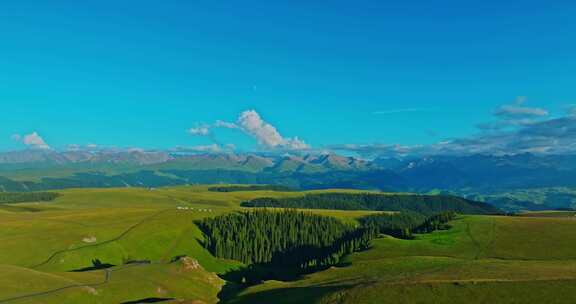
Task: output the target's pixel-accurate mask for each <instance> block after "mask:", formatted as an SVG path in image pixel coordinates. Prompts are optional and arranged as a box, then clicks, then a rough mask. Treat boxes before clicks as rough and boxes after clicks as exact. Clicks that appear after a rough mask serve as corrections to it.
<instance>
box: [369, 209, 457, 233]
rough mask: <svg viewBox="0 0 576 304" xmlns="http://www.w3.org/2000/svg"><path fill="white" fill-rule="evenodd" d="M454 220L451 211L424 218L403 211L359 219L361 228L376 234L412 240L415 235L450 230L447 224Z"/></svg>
mask: <svg viewBox="0 0 576 304" xmlns="http://www.w3.org/2000/svg"><path fill="white" fill-rule="evenodd" d="M454 219H456V213H455V212H452V211H447V212H442V213H439V214H435V215H431V216H428V217H426V216H424V215H422V214H419V213H416V212H411V211H404V212H401V213H395V214H387V213H382V214H374V215H368V216H365V217H362V218H360V219H359V222H360V224H361V225H362V226H363V227H371V228H373V229H375V230H376V231H377V232H378V233H382V234H387V235H390V236H393V237H396V238H401V239H412V238H413V234H415V233H430V232H434V231H436V230H446V229H448V228H450V227H449V226H448V224H447V223H448V222H450V221H452V220H454Z"/></svg>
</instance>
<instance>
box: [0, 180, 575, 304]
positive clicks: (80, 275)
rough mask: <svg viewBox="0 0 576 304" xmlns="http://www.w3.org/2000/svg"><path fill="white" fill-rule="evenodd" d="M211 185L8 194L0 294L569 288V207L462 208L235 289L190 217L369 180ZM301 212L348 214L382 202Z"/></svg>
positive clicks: (450, 299) (164, 295) (343, 294)
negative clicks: (316, 185) (301, 188)
mask: <svg viewBox="0 0 576 304" xmlns="http://www.w3.org/2000/svg"><path fill="white" fill-rule="evenodd" d="M211 187H213V186H179V187H168V188H157V189H144V188H121V189H118V188H110V189H69V190H61V191H58V194H59V195H58V196H57V197H55V198H54V200H52V201H44V202H22V203H7V204H3V205H2V208H0V303H47V304H50V303H59V304H60V303H74V304H77V303H124V302H126V303H129V302H139V301H140V302H141V301H165V302H166V303H185V302H186V303H188V302H189V303H216V302H218V301H221V299H226V300H225V302H231V303H333V302H334V301H337V302H339V303H402V302H404V303H418V302H420V303H443V302H445V303H460V302H461V299H468V302H469V303H484V302H486V301H490V302H492V303H510V302H506V301H505V300H506V299H510V298H512V299H519V300H520V302H522V303H530V301H529V300H531V299H537V300H542V301H541V302H548V303H554V301H545V300H546V299H548V300H550V299H554V300H555V301H556V302H557V303H570V302H569V301H570V300H571V299H572V298H573V297H574V296H576V294H575V291H574V289H573V288H572V287H571V286H573V283H574V282H576V271H575V269H576V247H575V246H576V245H574V244H576V234H574V233H572V232H573V231H574V229H576V220H575V219H574V217H573V214H571V213H567V214H566V216H559V215H557V214H555V216H548V214H547V213H546V214H532V215H530V216H518V217H503V216H485V215H475V216H459V217H458V218H457V220H455V221H454V222H452V223H450V225H451V226H452V228H451V229H449V230H444V231H437V232H434V233H431V234H425V235H416V238H415V239H414V240H400V239H395V238H392V237H387V236H384V237H381V238H378V239H376V240H374V241H373V247H372V248H371V249H369V250H367V251H363V252H360V253H354V254H351V255H348V256H347V257H345V258H344V262H343V263H341V264H339V265H337V266H334V267H330V268H329V269H326V270H323V271H320V272H316V273H312V274H308V275H304V276H302V277H301V278H298V279H296V280H293V281H286V282H280V281H266V282H264V283H263V284H258V285H255V286H251V287H249V288H247V289H241V290H238V289H230V287H232V285H231V284H230V283H229V282H226V281H224V280H223V279H222V278H220V277H219V276H217V274H220V275H223V274H226V273H227V272H230V271H233V270H236V269H239V268H241V267H243V266H244V265H243V264H242V263H241V262H238V261H231V260H223V259H218V258H216V257H214V256H212V254H210V252H209V251H207V250H206V249H204V246H202V241H203V240H204V235H203V233H202V232H201V231H200V229H199V228H198V226H197V225H196V224H195V223H194V222H195V221H197V220H201V219H204V218H207V217H216V216H219V215H225V214H230V213H233V212H237V211H241V210H244V209H243V208H242V207H240V203H241V202H245V201H251V200H253V199H256V198H264V197H267V198H277V199H283V198H290V197H292V198H299V197H303V196H304V195H306V194H308V195H314V194H322V193H365V192H358V191H351V190H329V191H311V192H304V193H302V192H296V191H290V192H280V191H271V190H267V189H263V190H261V191H233V192H218V191H216V192H214V191H210V190H209V188H211ZM306 212H312V213H315V214H319V215H324V216H332V217H336V218H338V219H339V220H342V221H344V222H345V223H348V224H350V225H355V224H357V223H358V222H357V219H359V218H360V217H363V216H366V215H370V214H376V213H378V212H375V211H371V210H328V209H315V210H307V211H306ZM96 260H97V261H99V263H95V261H96ZM96 266H98V267H101V268H98V269H94V270H90V269H93V268H95V267H96ZM96 268H97V267H96ZM223 290H224V291H225V292H224V293H223V292H222V291H223ZM224 295H225V296H226V297H225V298H219V297H223V296H224ZM383 295H385V296H383ZM552 296H554V298H551V297H552ZM383 297H384V298H383ZM433 299H436V300H439V302H438V301H437V302H432V300H433ZM527 301H528V302H527Z"/></svg>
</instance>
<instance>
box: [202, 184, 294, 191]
mask: <svg viewBox="0 0 576 304" xmlns="http://www.w3.org/2000/svg"><path fill="white" fill-rule="evenodd" d="M208 191H212V192H239V191H282V192H289V191H294V190H293V189H292V188H289V187H286V186H279V185H251V186H216V187H210V188H208Z"/></svg>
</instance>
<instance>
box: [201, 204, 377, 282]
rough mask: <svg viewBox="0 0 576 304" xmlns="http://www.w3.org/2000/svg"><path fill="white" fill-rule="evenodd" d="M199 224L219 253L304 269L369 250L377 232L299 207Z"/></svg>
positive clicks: (249, 261) (209, 246) (211, 247)
mask: <svg viewBox="0 0 576 304" xmlns="http://www.w3.org/2000/svg"><path fill="white" fill-rule="evenodd" d="M196 223H197V225H198V226H199V227H200V229H201V230H202V231H203V232H204V234H205V241H204V246H205V248H206V249H208V250H209V251H210V252H211V253H212V254H213V255H214V256H216V257H220V258H225V259H233V260H238V261H242V262H244V263H245V264H266V265H269V266H273V267H282V268H297V269H299V270H301V271H309V270H311V269H317V268H323V267H327V266H331V265H335V264H338V263H339V261H340V259H341V258H342V257H343V256H345V255H347V254H350V253H352V252H355V251H359V250H364V249H368V248H369V247H370V242H371V240H372V238H373V237H374V235H375V231H374V229H373V228H366V227H355V226H352V225H348V224H344V223H343V222H341V221H339V220H338V219H336V218H333V217H326V216H320V215H314V214H310V213H305V212H300V211H295V210H282V211H269V210H255V211H250V212H240V213H232V214H227V215H222V216H218V217H216V218H206V219H203V220H200V221H197V222H196Z"/></svg>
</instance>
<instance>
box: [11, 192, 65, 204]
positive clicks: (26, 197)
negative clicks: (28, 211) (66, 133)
mask: <svg viewBox="0 0 576 304" xmlns="http://www.w3.org/2000/svg"><path fill="white" fill-rule="evenodd" d="M58 196H59V194H58V193H54V192H0V204H11V203H26V202H49V201H53V200H54V199H56V198H57V197H58Z"/></svg>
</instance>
